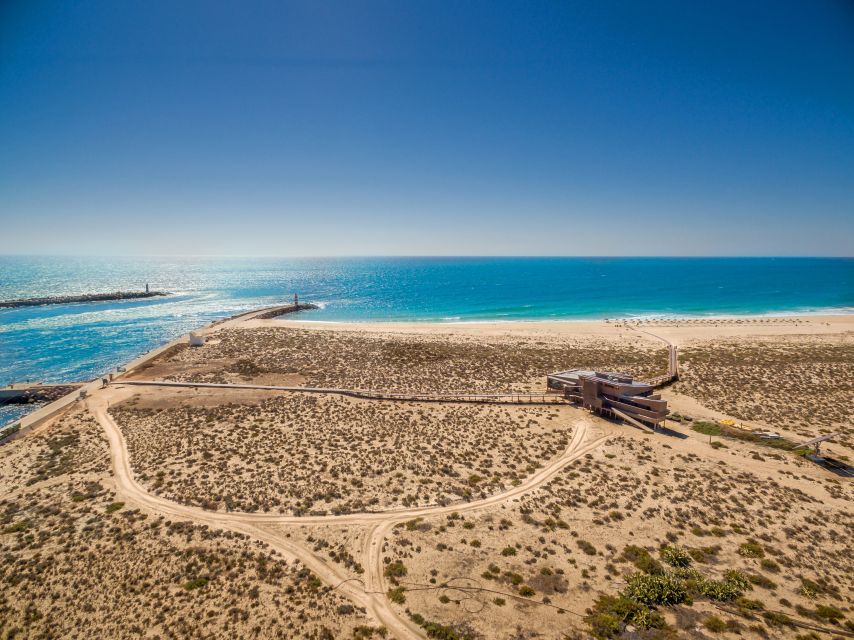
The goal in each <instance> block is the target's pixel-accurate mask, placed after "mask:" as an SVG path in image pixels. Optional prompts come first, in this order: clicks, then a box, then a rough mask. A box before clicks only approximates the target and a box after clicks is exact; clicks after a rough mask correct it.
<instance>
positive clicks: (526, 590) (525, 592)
mask: <svg viewBox="0 0 854 640" xmlns="http://www.w3.org/2000/svg"><path fill="white" fill-rule="evenodd" d="M535 593H536V591H534V590H533V589H532V588H531V587H529V586H528V585H524V586H523V587H522V588H520V589H519V595H520V596H522V597H524V598H530V597H531V596H532V595H534V594H535Z"/></svg>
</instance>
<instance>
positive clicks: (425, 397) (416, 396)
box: [112, 380, 568, 405]
mask: <svg viewBox="0 0 854 640" xmlns="http://www.w3.org/2000/svg"><path fill="white" fill-rule="evenodd" d="M112 384H114V385H132V386H145V387H184V388H194V389H231V390H238V389H244V390H260V391H283V392H286V393H321V394H333V395H340V396H349V397H351V398H361V399H363V400H391V401H400V402H447V403H460V402H468V403H475V404H555V405H557V404H568V403H567V401H566V400H564V398H563V396H561V395H557V394H552V393H513V392H510V391H508V392H505V393H413V392H407V393H400V392H396V391H376V390H371V389H336V388H331V387H280V386H275V385H263V384H240V383H234V384H232V383H220V382H174V381H171V380H114V381H113V383H112Z"/></svg>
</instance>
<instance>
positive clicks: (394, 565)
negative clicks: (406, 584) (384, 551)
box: [383, 560, 406, 578]
mask: <svg viewBox="0 0 854 640" xmlns="http://www.w3.org/2000/svg"><path fill="white" fill-rule="evenodd" d="M383 573H384V574H385V577H386V578H402V577H403V576H405V575H406V566H405V565H404V564H403V563H402V562H401V561H400V560H398V561H396V562H391V563H389V564H387V565H386V567H385V571H383Z"/></svg>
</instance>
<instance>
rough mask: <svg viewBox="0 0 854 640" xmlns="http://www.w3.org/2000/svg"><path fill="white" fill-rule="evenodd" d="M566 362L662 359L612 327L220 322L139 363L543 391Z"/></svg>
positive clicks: (161, 373)
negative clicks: (396, 327) (598, 331)
mask: <svg viewBox="0 0 854 640" xmlns="http://www.w3.org/2000/svg"><path fill="white" fill-rule="evenodd" d="M568 367H582V368H583V367H592V368H598V369H600V370H618V371H625V372H628V373H631V374H634V375H636V376H638V377H641V378H643V377H649V376H654V375H657V374H659V373H662V372H663V371H665V370H666V368H667V355H666V350H665V349H663V348H662V346H661V344H658V343H656V342H654V341H650V340H649V339H647V338H644V337H643V336H641V335H638V334H634V333H629V334H627V335H625V336H619V337H618V338H614V337H609V338H605V337H583V336H582V337H578V336H575V337H560V338H555V337H538V336H528V335H513V334H508V335H506V336H502V335H453V334H448V335H430V334H427V335H425V334H419V333H405V332H399V333H393V334H389V333H384V332H380V331H376V332H366V331H343V330H342V331H331V330H322V331H321V330H316V329H298V328H269V327H262V328H255V329H226V330H222V331H219V332H217V334H216V342H214V343H213V344H209V345H206V346H205V347H204V348H201V349H191V348H180V349H176V350H174V351H173V352H172V353H170V354H168V356H167V357H165V358H163V359H161V360H160V361H158V362H157V363H154V365H153V366H152V367H150V368H149V369H147V370H145V371H140V372H139V373H138V375H139V377H145V378H151V377H162V378H163V379H168V380H180V381H192V382H258V383H261V384H286V385H287V384H296V385H302V386H312V387H341V388H354V389H375V390H385V391H403V392H406V391H411V392H420V393H442V392H482V393H495V392H497V391H509V390H513V391H531V390H533V391H541V390H542V389H543V387H544V384H545V376H546V374H547V373H550V372H552V371H556V370H561V369H566V368H568Z"/></svg>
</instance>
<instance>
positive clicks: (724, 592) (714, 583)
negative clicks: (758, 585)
mask: <svg viewBox="0 0 854 640" xmlns="http://www.w3.org/2000/svg"><path fill="white" fill-rule="evenodd" d="M752 588H753V586H752V585H751V584H750V580H749V579H748V578H747V576H745V575H744V574H743V573H741V572H740V571H736V570H734V569H730V570H729V571H725V572H724V577H723V579H722V580H703V581H702V582H701V583H699V585H698V589H699V592H700V593H701V594H702V595H704V596H706V597H707V598H709V600H714V601H716V602H732V601H733V600H736V599H738V598H740V597H741V596H742V595H743V594H744V592H745V591H748V590H750V589H752Z"/></svg>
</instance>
